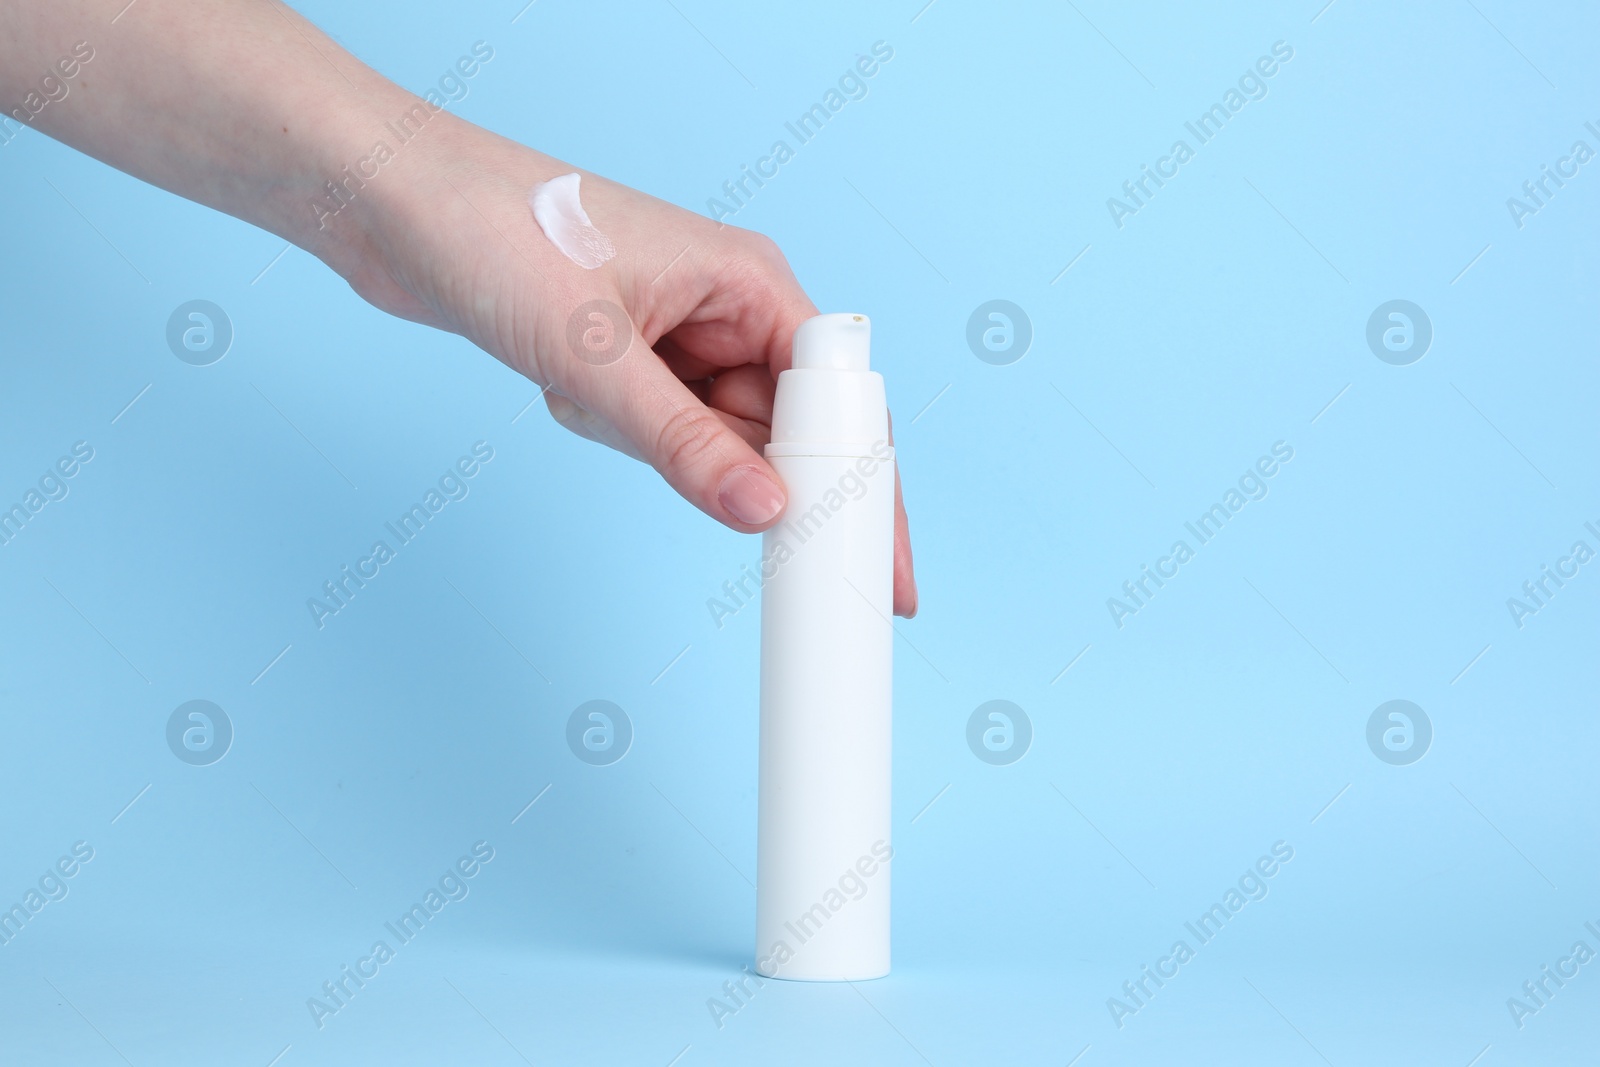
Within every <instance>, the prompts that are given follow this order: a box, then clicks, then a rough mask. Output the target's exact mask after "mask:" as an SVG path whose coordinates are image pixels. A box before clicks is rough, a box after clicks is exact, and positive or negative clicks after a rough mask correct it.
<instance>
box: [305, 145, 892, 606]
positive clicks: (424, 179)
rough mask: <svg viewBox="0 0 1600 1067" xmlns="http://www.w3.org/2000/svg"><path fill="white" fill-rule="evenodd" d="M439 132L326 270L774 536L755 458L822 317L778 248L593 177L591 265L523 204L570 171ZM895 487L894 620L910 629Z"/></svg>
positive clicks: (358, 220)
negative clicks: (789, 370)
mask: <svg viewBox="0 0 1600 1067" xmlns="http://www.w3.org/2000/svg"><path fill="white" fill-rule="evenodd" d="M432 123H438V124H439V125H438V127H434V126H433V125H432ZM432 123H430V127H429V128H428V130H427V131H426V133H425V136H424V137H419V138H418V139H417V141H415V142H413V145H409V146H407V147H406V149H405V150H404V151H406V152H413V153H414V155H413V157H412V158H411V159H408V160H404V161H399V160H397V164H398V163H400V162H404V163H405V164H406V165H405V166H404V167H403V168H401V167H399V166H398V165H397V166H396V172H395V173H393V174H390V173H387V172H385V173H380V174H379V176H378V177H377V178H376V179H374V180H373V181H372V182H371V183H369V188H371V189H372V191H373V192H374V194H376V195H374V196H373V197H372V198H371V204H372V206H371V209H370V210H367V211H364V212H354V213H351V215H350V216H349V217H348V218H347V217H346V216H344V215H343V214H342V213H341V215H340V216H338V217H336V218H334V219H332V220H330V222H329V226H330V227H331V228H334V229H337V228H338V227H340V226H346V225H348V226H355V227H359V228H360V229H361V237H360V240H353V241H348V242H345V244H346V245H347V246H354V247H359V248H360V249H362V251H361V253H360V255H359V256H358V257H356V258H354V259H351V260H347V261H346V262H344V263H343V264H342V265H341V263H340V260H339V258H338V257H330V262H331V263H333V264H334V265H335V266H336V268H338V269H341V270H343V271H344V272H345V274H346V276H347V277H348V278H349V280H350V283H351V285H352V286H354V287H355V289H356V291H357V292H358V293H360V294H361V295H362V296H363V297H365V298H366V299H367V300H369V301H371V302H372V303H373V304H375V305H377V306H378V307H380V308H383V309H384V310H386V311H389V312H392V313H394V314H396V315H401V316H404V317H406V318H410V319H413V320H416V321H419V322H424V323H427V324H429V325H433V326H437V327H439V328H441V329H446V330H450V331H452V332H455V333H459V334H461V335H463V336H464V337H466V338H468V339H469V340H471V341H473V342H474V343H475V344H477V345H479V346H480V347H482V348H483V349H485V350H486V351H488V352H490V353H491V354H493V355H494V356H495V357H497V358H498V359H500V360H502V361H503V362H505V363H506V364H507V365H509V366H510V367H512V368H513V369H515V370H517V371H519V372H520V373H522V374H524V375H526V376H527V377H529V378H531V379H532V380H533V381H535V382H537V383H538V384H540V385H542V386H544V387H545V389H546V391H545V399H546V402H547V404H548V406H549V409H550V413H551V414H552V415H553V416H554V417H555V418H556V421H558V422H560V423H561V424H562V425H563V426H565V427H567V428H568V429H569V430H571V431H573V432H574V433H577V434H579V435H580V436H583V437H587V438H589V439H591V440H594V441H598V442H600V443H602V444H605V445H609V446H610V447H612V448H615V449H617V450H618V451H620V452H623V453H626V454H627V455H630V456H633V457H635V458H637V459H641V460H643V461H644V462H646V463H649V464H650V465H651V466H653V467H654V468H655V469H656V470H657V471H659V472H660V473H661V476H662V477H663V478H665V479H666V480H667V482H668V484H670V485H671V486H672V487H673V488H674V489H676V490H677V491H678V492H679V493H680V494H682V495H683V497H684V498H685V499H686V500H688V501H689V502H690V503H692V504H694V505H695V506H696V507H698V508H700V509H701V510H702V511H704V512H705V513H706V514H708V515H710V516H711V517H712V518H714V519H716V520H717V521H719V522H722V523H725V524H727V525H728V526H730V527H732V528H733V529H736V530H741V531H744V532H754V531H757V530H761V529H764V528H766V527H767V526H770V525H772V523H773V521H774V520H775V519H776V518H777V516H778V514H779V512H780V511H781V509H782V508H783V505H784V501H785V497H784V490H783V487H782V485H781V483H780V482H779V481H778V478H777V475H776V473H775V472H774V471H773V470H772V468H771V467H770V466H768V464H767V463H766V461H765V460H763V459H762V458H761V453H760V449H761V447H762V446H763V445H764V444H765V443H766V442H767V440H768V438H769V436H770V433H771V422H772V403H773V392H774V388H775V384H776V378H777V375H778V373H779V372H780V371H782V370H783V369H785V368H786V367H787V366H788V365H789V361H790V355H791V353H790V343H791V340H792V338H793V335H794V331H795V328H796V327H797V326H798V325H799V324H800V323H801V322H803V321H804V320H805V319H807V318H809V317H811V316H812V315H815V314H816V313H817V309H816V308H815V306H813V305H812V303H811V301H810V300H809V299H807V297H806V295H805V293H804V291H802V290H801V288H800V285H799V283H798V282H796V280H795V277H794V274H793V273H792V272H791V271H790V269H789V265H788V263H787V262H785V260H784V258H783V255H782V253H780V252H779V251H778V248H777V246H776V245H775V244H773V242H772V241H771V240H769V239H768V238H766V237H763V236H761V235H759V234H755V233H751V232H749V231H746V230H740V229H736V228H734V227H730V226H723V225H718V224H717V223H715V222H713V221H711V220H710V219H707V218H703V217H702V216H699V215H696V214H693V213H692V212H688V211H685V210H683V209H681V208H677V207H674V206H672V205H671V204H667V203H664V202H662V201H660V200H657V199H655V198H654V197H650V196H647V195H645V194H643V193H640V192H638V191H636V190H633V189H630V188H628V187H626V186H622V185H618V184H616V183H615V182H610V181H607V180H606V179H604V178H600V177H596V176H594V175H590V174H587V173H585V174H583V175H582V179H581V185H580V196H581V199H582V203H583V207H584V209H585V211H586V212H587V213H588V215H589V217H590V219H591V220H592V222H593V223H594V225H595V227H596V228H597V229H599V230H600V232H601V233H604V234H605V235H606V236H607V237H609V238H610V240H611V242H612V244H613V245H614V246H615V248H616V255H615V256H614V257H613V258H611V259H610V260H609V261H607V262H605V263H603V264H602V265H600V266H599V267H598V268H595V269H592V270H589V269H584V268H583V267H581V266H579V265H578V264H576V263H574V262H573V261H571V260H570V259H568V258H567V257H566V255H565V254H563V253H562V252H561V251H560V250H559V249H557V248H556V246H555V245H554V244H552V242H551V241H550V240H549V238H547V237H546V235H545V234H544V232H543V231H542V230H541V229H540V227H539V225H538V223H537V222H536V221H535V220H534V217H533V213H532V210H531V209H530V207H529V203H528V195H529V192H530V190H531V189H532V188H533V187H534V186H535V185H536V184H537V183H539V182H544V181H548V180H550V179H551V178H555V177H558V176H560V175H563V174H570V173H573V171H574V169H575V168H573V167H571V166H569V165H568V164H565V163H561V162H559V161H557V160H554V159H551V158H550V157H548V156H545V155H542V154H540V153H538V152H535V151H532V150H530V149H528V148H525V147H523V146H521V145H518V144H516V143H514V142H511V141H508V140H506V139H504V138H501V137H498V136H496V135H493V134H490V133H488V132H486V131H484V130H481V129H479V128H477V127H475V126H472V125H470V124H468V123H465V122H462V121H459V120H456V119H454V118H452V117H450V116H445V115H440V116H437V117H435V118H434V119H433V120H432ZM424 141H425V142H426V144H425V146H424ZM380 185H386V186H387V187H386V188H384V189H382V190H381V191H380V190H379V189H378V188H377V187H378V186H380ZM360 195H366V190H363V192H362V194H360ZM357 202H359V197H358V201H357ZM898 479H899V475H898V472H897V473H896V484H895V583H894V584H895V589H894V607H895V611H896V613H897V614H901V615H907V616H909V615H912V614H914V613H915V611H916V605H917V592H916V582H915V579H914V577H913V574H912V564H911V543H910V539H909V536H908V534H907V529H906V515H905V509H904V507H903V505H902V502H901V496H900V486H899V480H898Z"/></svg>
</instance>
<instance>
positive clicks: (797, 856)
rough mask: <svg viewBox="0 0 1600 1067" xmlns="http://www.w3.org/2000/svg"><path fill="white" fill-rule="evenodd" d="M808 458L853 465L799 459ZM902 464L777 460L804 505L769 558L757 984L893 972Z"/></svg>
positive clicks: (856, 451) (851, 451)
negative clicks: (897, 522) (761, 979)
mask: <svg viewBox="0 0 1600 1067" xmlns="http://www.w3.org/2000/svg"><path fill="white" fill-rule="evenodd" d="M792 373H796V372H792V371H788V372H785V374H786V375H787V374H792ZM871 377H872V378H875V379H876V378H877V375H875V374H874V375H871ZM780 382H781V379H780ZM879 382H880V383H881V379H879ZM780 388H781V385H780ZM878 388H879V389H881V384H879V385H878ZM879 395H881V393H880V394H879ZM808 451H832V452H835V453H847V454H833V455H809V454H798V453H804V452H808ZM893 456H894V453H893V449H892V448H890V447H889V446H888V443H887V441H886V440H879V441H877V442H875V443H874V444H873V445H872V446H871V447H865V446H863V445H861V444H859V443H858V444H855V445H850V446H834V447H832V448H821V449H808V448H806V447H804V446H799V445H783V444H774V445H769V446H768V452H767V458H768V461H769V462H770V463H771V464H772V466H773V468H774V469H775V470H777V472H778V474H779V476H780V477H781V478H783V481H784V485H785V487H786V488H787V490H788V497H789V504H788V506H787V507H786V509H785V511H784V514H783V516H782V517H781V518H780V520H779V521H778V524H777V525H776V526H774V527H772V528H771V529H770V530H768V531H767V532H766V533H765V534H763V546H762V547H763V551H762V561H763V573H762V579H763V582H762V590H761V720H760V799H759V815H758V828H757V856H756V866H757V871H756V969H757V973H760V974H762V975H766V976H773V977H779V978H788V979H797V980H802V981H855V980H861V979H867V978H877V977H881V976H883V975H885V974H887V973H888V971H889V897H890V894H889V886H890V878H889V874H890V872H889V868H890V863H889V860H890V858H891V857H892V855H893V846H892V844H891V835H890V784H891V754H892V712H891V709H892V663H893V651H894V629H893V627H892V625H891V623H890V621H889V620H890V619H891V618H892V617H893V613H894V607H893V593H894V489H895V470H894V458H893Z"/></svg>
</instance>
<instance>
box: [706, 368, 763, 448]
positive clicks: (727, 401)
mask: <svg viewBox="0 0 1600 1067" xmlns="http://www.w3.org/2000/svg"><path fill="white" fill-rule="evenodd" d="M776 393H777V384H776V383H775V382H774V381H773V380H772V375H771V374H768V373H767V368H765V367H762V366H759V365H756V364H746V365H745V366H743V367H734V368H733V369H732V370H727V371H723V372H722V373H721V374H719V375H717V376H716V377H715V378H713V379H712V380H711V388H710V391H709V393H708V394H707V396H706V398H705V399H706V403H708V404H710V405H711V406H712V407H714V408H716V409H717V410H718V411H726V412H727V413H728V414H730V415H737V416H738V417H739V418H741V419H747V420H749V421H751V422H757V423H760V424H761V425H763V426H768V427H770V426H771V425H772V402H773V399H774V397H775V395H776ZM761 443H762V444H766V442H765V441H763V442H761Z"/></svg>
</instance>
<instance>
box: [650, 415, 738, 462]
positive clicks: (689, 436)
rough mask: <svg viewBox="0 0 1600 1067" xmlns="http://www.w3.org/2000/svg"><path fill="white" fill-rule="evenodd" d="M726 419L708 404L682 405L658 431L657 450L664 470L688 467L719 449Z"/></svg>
mask: <svg viewBox="0 0 1600 1067" xmlns="http://www.w3.org/2000/svg"><path fill="white" fill-rule="evenodd" d="M722 430H723V426H722V422H721V421H720V420H719V419H718V418H717V417H716V416H715V415H713V414H711V412H709V411H707V410H706V409H704V408H699V409H696V408H679V409H678V410H676V411H674V412H673V413H672V415H671V416H670V417H668V419H667V421H666V422H665V423H664V424H663V425H662V427H661V429H660V430H659V431H658V432H657V434H656V447H655V454H656V456H657V457H659V458H658V462H659V463H660V465H661V470H662V471H663V473H665V472H668V471H678V472H682V471H687V470H689V469H691V468H693V467H694V466H695V465H696V464H698V463H700V462H701V461H702V459H703V457H705V456H706V454H707V453H709V452H715V451H717V450H718V439H719V438H720V437H721V434H722Z"/></svg>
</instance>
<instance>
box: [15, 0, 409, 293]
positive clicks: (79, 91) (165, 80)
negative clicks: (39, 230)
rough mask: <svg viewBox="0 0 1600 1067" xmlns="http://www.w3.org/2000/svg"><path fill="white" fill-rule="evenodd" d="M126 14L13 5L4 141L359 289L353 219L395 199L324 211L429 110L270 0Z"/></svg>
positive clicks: (157, 5) (76, 6) (377, 197)
mask: <svg viewBox="0 0 1600 1067" xmlns="http://www.w3.org/2000/svg"><path fill="white" fill-rule="evenodd" d="M121 2H122V0H113V2H110V3H107V2H106V0H97V2H93V3H91V2H88V0H48V2H24V0H0V108H3V109H4V112H5V118H4V120H3V129H4V130H5V131H6V134H7V135H8V136H14V135H16V134H17V133H18V132H19V130H20V126H21V125H23V124H26V125H29V126H32V127H34V128H36V129H38V130H39V131H41V132H43V133H46V134H48V135H50V136H51V137H54V138H56V139H58V140H60V141H63V142H65V143H66V144H69V145H71V146H73V147H74V148H77V149H79V150H81V151H83V152H85V153H87V154H89V155H91V156H94V157H96V158H97V159H100V160H102V161H104V162H106V163H108V164H110V165H111V166H113V167H116V168H118V169H119V170H124V171H127V172H128V173H130V174H133V175H135V176H137V177H139V178H142V179H144V180H145V181H148V182H150V183H152V184H154V185H158V186H160V187H162V188H164V189H167V190H170V191H172V192H174V193H177V194H179V195H181V196H184V197H187V198H189V199H191V200H195V201H198V202H200V203H202V204H206V205H208V206H211V207H214V208H217V209H219V210H221V211H225V212H227V213H228V214H230V215H235V216H237V217H239V218H241V219H244V220H246V221H248V222H251V223H254V224H255V225H258V226H261V227H263V228H265V229H268V230H271V231H272V232H274V233H277V234H279V235H281V236H283V237H284V238H286V239H288V240H290V241H293V242H294V243H296V244H298V245H300V246H301V247H304V248H307V249H310V250H311V251H313V252H315V253H316V254H318V255H319V256H322V258H324V259H325V260H327V261H328V262H329V263H330V265H332V266H334V268H335V269H336V270H339V271H340V273H342V274H345V275H346V276H349V275H350V274H351V273H352V271H353V270H354V269H355V260H357V259H358V258H359V257H360V256H361V255H362V254H363V250H362V249H361V248H360V247H359V246H360V245H361V243H362V241H363V240H364V239H363V238H362V237H361V233H362V232H363V231H364V229H365V228H364V227H362V226H360V225H356V224H355V221H356V220H355V218H354V216H359V215H361V214H363V213H365V212H366V211H367V210H369V209H377V208H379V207H380V205H381V203H382V200H383V194H384V193H385V190H384V189H382V188H381V187H377V186H375V187H374V188H372V189H371V190H370V193H371V195H368V196H365V201H366V202H365V203H362V202H361V201H362V199H363V198H362V197H350V198H349V199H350V204H349V207H350V211H349V215H348V216H346V215H345V212H344V211H343V210H342V209H341V210H340V211H339V212H338V214H339V215H340V216H344V217H343V218H341V219H339V220H337V221H339V222H342V223H343V224H342V225H335V224H334V222H335V220H334V219H332V218H330V217H329V212H328V211H327V210H324V211H322V212H320V213H319V212H318V211H317V210H316V208H315V207H314V205H315V204H316V203H318V202H319V201H321V202H323V203H325V204H331V205H332V206H334V207H339V206H340V204H339V201H337V200H331V199H329V197H328V188H327V183H328V182H329V181H335V180H338V179H339V178H341V177H342V175H343V173H344V168H347V167H352V166H353V165H355V164H356V163H357V162H358V161H359V160H360V158H361V157H362V156H364V155H366V154H367V152H368V151H369V150H370V148H371V147H372V144H373V142H374V139H375V137H376V135H377V131H378V130H379V129H380V128H381V127H382V125H383V123H384V121H385V119H386V118H387V119H391V120H392V118H393V117H394V116H395V115H399V114H401V113H402V112H404V111H405V110H406V109H407V108H409V107H412V106H414V105H416V104H417V103H418V101H417V100H416V98H415V97H413V96H411V95H410V94H409V93H406V92H405V91H404V90H402V89H400V88H399V87H397V86H395V85H394V84H393V83H391V82H389V81H388V80H387V79H385V78H383V77H382V76H380V75H378V74H377V73H375V72H374V71H372V70H371V69H369V68H368V67H366V66H365V65H364V64H362V63H361V62H360V61H358V60H356V59H355V58H354V57H352V56H351V55H350V54H349V53H348V52H346V51H345V50H344V49H342V48H340V47H339V46H338V45H337V44H335V43H334V42H333V41H332V40H330V39H329V38H328V37H327V36H326V35H325V34H323V33H322V32H321V31H320V30H318V29H317V28H316V27H315V26H313V25H311V24H310V23H309V22H307V21H306V20H305V19H303V18H301V17H300V16H299V15H298V14H296V13H295V12H294V11H292V10H290V9H289V8H287V7H285V6H284V5H283V4H281V3H276V2H273V0H235V2H228V3H216V2H214V0H138V2H136V3H135V4H133V6H131V7H129V8H127V9H124V10H122V13H121V14H120V15H118V10H119V9H120V8H121ZM113 18H115V21H114V22H113ZM390 184H391V185H393V186H398V185H399V183H397V182H396V183H390ZM354 187H355V186H354V183H350V188H354ZM361 191H362V193H363V194H365V193H368V192H369V190H366V189H363V190H361ZM390 192H391V193H392V192H394V190H390Z"/></svg>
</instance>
